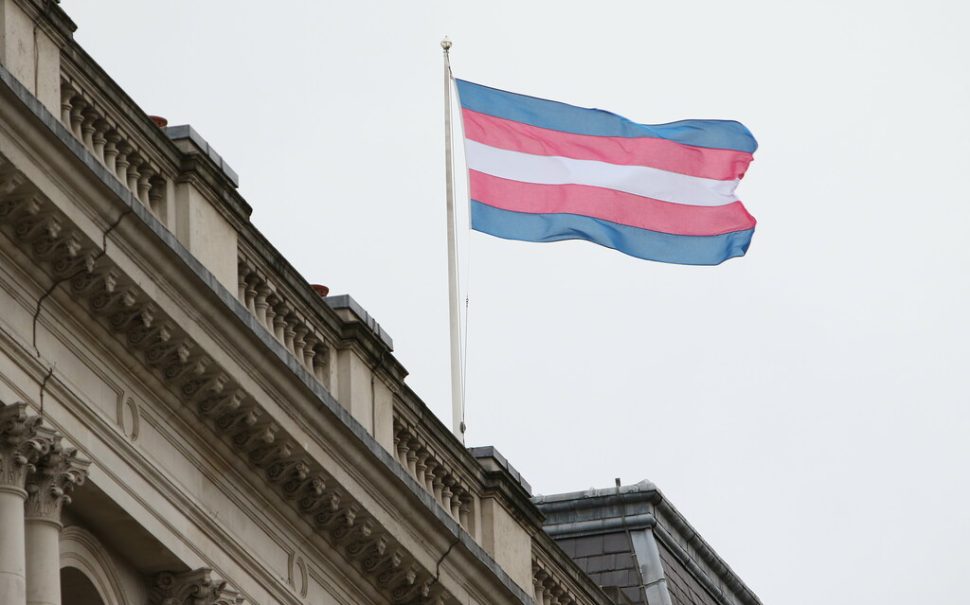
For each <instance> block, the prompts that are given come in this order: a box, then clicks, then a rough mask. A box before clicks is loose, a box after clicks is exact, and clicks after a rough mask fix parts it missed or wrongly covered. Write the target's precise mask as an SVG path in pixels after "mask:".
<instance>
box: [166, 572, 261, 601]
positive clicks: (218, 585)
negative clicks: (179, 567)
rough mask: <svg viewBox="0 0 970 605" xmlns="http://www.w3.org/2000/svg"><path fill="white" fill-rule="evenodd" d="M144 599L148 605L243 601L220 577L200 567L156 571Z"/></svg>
mask: <svg viewBox="0 0 970 605" xmlns="http://www.w3.org/2000/svg"><path fill="white" fill-rule="evenodd" d="M148 602H149V604H150V605H243V603H244V602H245V599H243V598H242V597H241V596H239V593H238V592H236V591H235V590H232V589H230V588H229V587H228V586H227V585H226V582H225V581H224V580H217V579H215V578H214V577H213V576H212V570H211V569H205V568H202V569H196V570H195V571H187V572H185V573H180V574H174V573H169V572H164V573H160V574H158V576H156V578H155V586H154V587H153V588H152V592H151V595H150V596H149V600H148Z"/></svg>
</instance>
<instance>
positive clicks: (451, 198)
mask: <svg viewBox="0 0 970 605" xmlns="http://www.w3.org/2000/svg"><path fill="white" fill-rule="evenodd" d="M441 48H442V50H443V51H444V58H445V189H446V192H445V200H446V202H447V207H448V213H447V214H448V314H449V316H450V320H451V322H450V323H451V430H452V431H453V432H454V433H455V436H456V437H458V439H459V440H460V441H461V442H462V445H464V443H465V423H464V422H463V421H462V415H463V414H462V406H463V401H462V392H461V332H460V326H459V324H460V320H459V316H458V314H459V311H458V257H457V252H456V249H455V175H454V173H453V164H452V156H451V63H450V62H449V57H448V51H449V50H450V49H451V40H449V39H448V38H447V37H445V39H444V40H442V41H441Z"/></svg>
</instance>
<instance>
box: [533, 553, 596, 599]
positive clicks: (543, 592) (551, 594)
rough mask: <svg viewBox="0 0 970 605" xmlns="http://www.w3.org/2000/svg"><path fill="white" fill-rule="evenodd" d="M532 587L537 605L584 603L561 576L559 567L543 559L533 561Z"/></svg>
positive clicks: (537, 558) (538, 558)
mask: <svg viewBox="0 0 970 605" xmlns="http://www.w3.org/2000/svg"><path fill="white" fill-rule="evenodd" d="M532 586H533V591H534V593H533V594H534V598H535V602H536V605H579V604H580V603H583V602H584V600H583V599H580V598H579V597H577V596H576V593H575V592H574V591H573V590H571V588H570V586H569V582H568V581H567V580H566V579H565V578H563V577H562V576H561V575H560V572H559V566H557V565H554V564H551V563H550V562H549V561H547V560H543V558H542V557H536V558H533V559H532Z"/></svg>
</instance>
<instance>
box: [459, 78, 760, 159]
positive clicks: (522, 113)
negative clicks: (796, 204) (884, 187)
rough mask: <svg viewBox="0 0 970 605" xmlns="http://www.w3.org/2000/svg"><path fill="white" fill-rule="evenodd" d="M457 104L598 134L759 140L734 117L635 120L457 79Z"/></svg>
mask: <svg viewBox="0 0 970 605" xmlns="http://www.w3.org/2000/svg"><path fill="white" fill-rule="evenodd" d="M455 82H457V84H458V97H459V100H460V102H461V106H462V107H463V108H466V109H471V110H472V111H477V112H479V113H484V114H487V115H490V116H495V117H497V118H503V119H506V120H513V121H515V122H522V123H525V124H530V125H532V126H538V127H539V128H548V129H550V130H559V131H561V132H571V133H573V134H586V135H593V136H601V137H626V138H637V137H650V138H655V139H667V140H669V141H676V142H677V143H683V144H684V145H693V146H695V147H708V148H712V149H734V150H736V151H747V152H748V153H754V151H755V149H757V148H758V142H757V141H755V139H754V135H752V134H751V131H749V130H748V129H747V128H745V127H744V124H741V123H740V122H735V121H734V120H681V121H679V122H670V123H669V124H637V123H636V122H631V121H630V120H628V119H626V118H624V117H623V116H618V115H616V114H615V113H610V112H608V111H603V110H602V109H586V108H584V107H576V106H574V105H567V104H565V103H560V102H558V101H549V100H546V99H539V98H536V97H529V96H526V95H520V94H516V93H514V92H506V91H504V90H499V89H497V88H490V87H488V86H482V85H481V84H474V83H472V82H466V81H465V80H455Z"/></svg>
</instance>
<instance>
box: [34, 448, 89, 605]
mask: <svg viewBox="0 0 970 605" xmlns="http://www.w3.org/2000/svg"><path fill="white" fill-rule="evenodd" d="M40 430H41V431H43V432H46V431H45V429H40ZM49 442H50V446H49V447H48V448H47V451H46V452H45V453H44V454H43V455H42V456H40V458H39V459H38V460H37V464H36V467H35V469H34V471H33V472H31V473H30V474H28V475H27V483H26V488H27V502H26V515H25V520H26V553H27V560H26V561H27V605H60V604H61V557H60V541H61V509H62V508H63V506H64V505H65V504H70V502H71V496H70V494H71V492H73V491H74V488H75V487H76V486H78V485H80V484H82V483H84V479H85V477H86V476H87V468H88V465H89V464H90V463H89V462H88V461H86V460H80V459H78V458H77V450H74V449H72V448H67V447H64V446H63V445H62V444H61V436H60V435H57V434H55V433H53V432H52V431H51V432H50V433H49Z"/></svg>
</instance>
